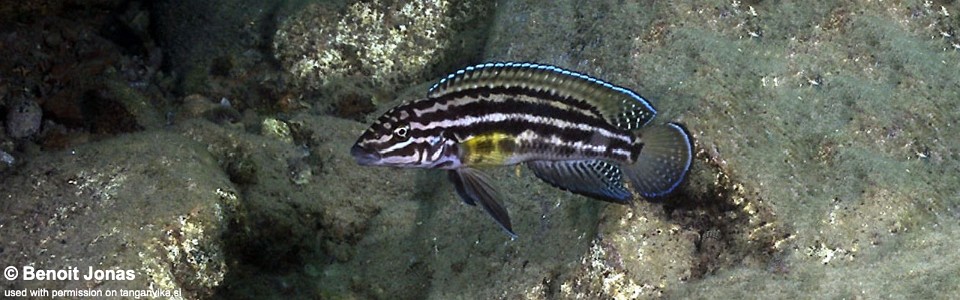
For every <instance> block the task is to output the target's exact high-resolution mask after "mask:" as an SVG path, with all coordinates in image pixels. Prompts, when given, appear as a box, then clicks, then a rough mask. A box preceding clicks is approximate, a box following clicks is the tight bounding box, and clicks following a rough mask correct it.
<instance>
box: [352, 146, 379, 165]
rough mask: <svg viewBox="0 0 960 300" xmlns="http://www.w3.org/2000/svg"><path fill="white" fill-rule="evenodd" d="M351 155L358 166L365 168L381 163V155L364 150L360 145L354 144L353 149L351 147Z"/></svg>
mask: <svg viewBox="0 0 960 300" xmlns="http://www.w3.org/2000/svg"><path fill="white" fill-rule="evenodd" d="M350 155H352V156H353V159H355V160H356V161H357V164H359V165H363V166H366V165H372V164H375V163H377V162H379V161H380V153H377V152H376V151H373V150H370V149H367V148H364V147H363V146H360V144H354V145H353V147H350Z"/></svg>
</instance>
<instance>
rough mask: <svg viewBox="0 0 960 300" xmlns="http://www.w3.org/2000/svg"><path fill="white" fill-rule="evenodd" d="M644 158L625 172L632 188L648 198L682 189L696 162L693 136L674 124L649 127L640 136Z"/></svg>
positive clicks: (638, 158)
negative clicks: (692, 164) (691, 138)
mask: <svg viewBox="0 0 960 300" xmlns="http://www.w3.org/2000/svg"><path fill="white" fill-rule="evenodd" d="M638 138H639V140H640V142H642V143H643V146H642V148H641V149H640V155H639V156H638V157H637V160H636V162H634V163H633V164H631V165H622V168H621V171H623V174H624V175H625V177H627V178H628V179H629V182H630V188H631V189H632V190H633V191H635V192H637V193H638V194H640V196H643V197H645V198H656V197H662V196H665V195H667V194H669V193H670V192H673V191H674V190H676V189H677V187H678V186H680V183H681V182H682V181H683V179H684V177H686V175H687V171H689V170H690V162H691V160H692V159H693V144H692V143H691V142H690V135H689V134H688V133H687V131H686V130H685V129H683V127H682V126H680V125H678V124H674V123H668V124H666V125H657V126H647V127H644V128H643V129H641V130H640V131H639V132H638Z"/></svg>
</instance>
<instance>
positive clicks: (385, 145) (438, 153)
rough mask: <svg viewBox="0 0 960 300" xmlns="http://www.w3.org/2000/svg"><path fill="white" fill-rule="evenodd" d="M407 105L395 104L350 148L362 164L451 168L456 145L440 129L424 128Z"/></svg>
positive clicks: (455, 161)
mask: <svg viewBox="0 0 960 300" xmlns="http://www.w3.org/2000/svg"><path fill="white" fill-rule="evenodd" d="M422 124H423V122H422V120H417V119H416V118H415V117H414V114H413V113H412V109H410V108H409V106H398V107H396V108H393V109H391V110H389V111H387V112H386V113H384V114H383V115H382V116H380V117H379V118H378V119H377V121H376V122H374V123H373V124H372V125H370V127H369V128H367V130H366V131H364V132H363V134H362V135H360V138H358V139H357V142H356V143H354V144H353V147H351V148H350V155H352V156H353V158H354V159H355V160H356V161H357V164H359V165H363V166H389V167H404V168H453V167H456V166H458V165H459V159H457V158H456V156H457V155H456V154H457V146H456V144H455V143H454V142H453V140H452V139H449V138H446V137H444V134H443V133H442V132H439V133H438V132H433V131H429V130H423V129H422V128H423V126H422Z"/></svg>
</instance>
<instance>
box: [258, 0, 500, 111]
mask: <svg viewBox="0 0 960 300" xmlns="http://www.w3.org/2000/svg"><path fill="white" fill-rule="evenodd" d="M492 9H493V8H492V3H489V2H486V1H447V0H434V1H393V0H375V1H347V3H345V4H343V5H340V4H335V3H312V4H310V5H307V6H306V7H304V8H303V9H302V10H300V11H299V12H298V13H297V14H295V15H292V16H290V18H288V19H287V20H285V21H284V22H283V23H282V24H281V25H280V27H279V29H278V30H277V32H276V35H275V37H274V51H275V55H276V57H277V59H278V60H279V61H280V62H281V63H282V64H283V67H284V69H286V71H287V72H289V73H290V74H291V75H292V78H293V82H292V83H293V84H294V85H296V86H299V87H302V88H304V89H306V90H320V89H324V88H325V90H323V91H324V92H328V93H333V95H334V96H332V97H325V98H326V99H330V100H332V99H337V98H349V97H357V96H350V95H362V98H364V99H366V100H367V101H369V100H370V99H373V101H374V103H377V102H383V101H389V100H393V99H392V94H393V92H395V91H396V90H398V89H402V88H407V87H409V86H410V85H413V84H420V83H423V82H424V81H426V80H432V79H433V78H432V76H434V75H433V74H434V72H435V70H437V69H439V70H443V71H447V70H449V69H451V68H456V67H458V66H460V65H462V64H465V63H467V62H470V61H472V60H474V59H475V58H477V57H478V56H479V54H480V52H479V50H481V49H482V48H483V45H484V41H485V35H484V34H485V33H486V28H487V22H488V20H489V19H490V18H489V17H488V16H489V15H490V14H491V12H492ZM338 95H339V96H338ZM323 105H329V104H323Z"/></svg>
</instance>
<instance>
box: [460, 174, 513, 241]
mask: <svg viewBox="0 0 960 300" xmlns="http://www.w3.org/2000/svg"><path fill="white" fill-rule="evenodd" d="M448 174H449V178H450V180H451V181H453V184H454V186H457V194H459V195H460V197H462V198H463V202H466V203H467V204H474V203H477V202H479V203H480V206H482V207H483V210H485V211H487V213H488V214H490V216H491V217H493V220H495V221H497V224H500V227H502V228H503V230H504V231H506V232H507V234H509V235H510V237H511V238H516V237H517V234H516V233H514V232H513V225H511V224H510V215H509V214H507V210H506V209H505V208H503V205H501V204H500V201H499V199H500V198H501V197H500V193H499V192H497V190H496V189H494V188H493V186H492V185H490V179H489V178H487V176H486V175H484V174H483V172H480V171H479V170H477V169H473V168H460V169H456V170H451V171H449V173H448Z"/></svg>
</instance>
